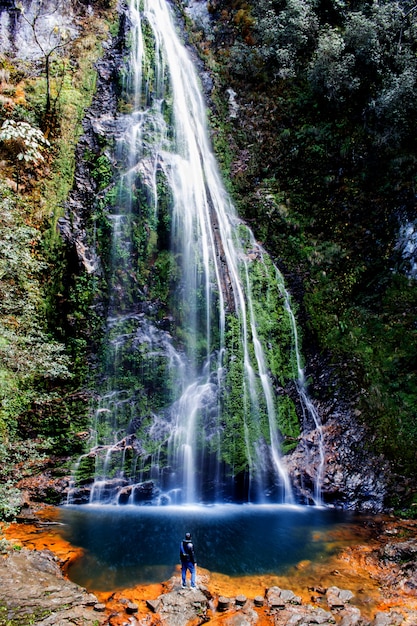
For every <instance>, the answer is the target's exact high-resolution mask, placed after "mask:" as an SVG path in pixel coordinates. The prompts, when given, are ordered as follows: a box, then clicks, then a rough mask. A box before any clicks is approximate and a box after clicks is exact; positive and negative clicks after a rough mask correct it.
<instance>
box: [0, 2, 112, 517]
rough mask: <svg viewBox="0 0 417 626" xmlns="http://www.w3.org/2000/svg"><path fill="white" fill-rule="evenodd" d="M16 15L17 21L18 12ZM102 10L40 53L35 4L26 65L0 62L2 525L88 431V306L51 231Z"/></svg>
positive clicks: (69, 170)
mask: <svg viewBox="0 0 417 626" xmlns="http://www.w3.org/2000/svg"><path fill="white" fill-rule="evenodd" d="M104 5H106V6H104ZM33 6H35V4H34V5H33ZM18 9H19V11H20V12H24V8H23V6H20V7H18ZM32 9H33V7H32ZM108 9H109V7H108V6H107V3H102V6H100V3H98V2H97V3H96V5H95V13H94V15H91V14H89V13H88V12H86V11H84V10H83V8H82V7H81V6H78V12H77V11H76V12H75V13H74V15H73V20H74V31H73V32H74V33H76V35H75V34H74V35H73V36H71V38H70V42H69V43H70V45H67V44H68V41H67V39H68V34H67V33H64V32H63V31H61V30H59V28H60V27H59V28H58V27H57V26H53V25H52V26H50V32H49V39H47V40H49V41H52V35H53V36H54V37H56V36H58V39H59V40H60V41H64V42H66V45H55V44H50V47H49V48H48V47H44V45H43V44H42V43H40V42H42V41H43V40H42V39H38V31H37V30H36V29H37V28H38V26H37V23H36V20H38V22H40V21H41V18H42V17H51V16H50V15H49V12H50V9H49V8H46V9H45V8H43V5H42V3H40V4H39V6H38V8H37V9H35V13H34V14H32V17H30V18H26V17H25V19H27V21H28V24H29V25H30V28H31V29H32V34H33V42H34V43H33V58H32V59H30V58H26V59H24V60H23V59H22V58H20V57H19V56H15V55H14V54H12V53H10V54H2V55H0V81H1V85H0V127H1V131H0V159H1V166H2V167H1V176H0V249H1V259H0V396H1V407H0V441H1V443H0V458H1V464H2V470H1V475H0V483H1V486H0V513H1V514H3V515H4V516H5V517H8V516H12V515H13V514H14V513H15V512H16V510H17V509H18V508H19V505H20V499H19V493H18V491H16V490H15V488H14V487H13V485H14V484H16V482H17V481H18V480H19V478H22V477H24V476H27V475H29V474H30V473H31V472H37V471H39V469H40V468H41V467H42V466H43V463H45V462H46V459H47V458H49V457H50V456H51V455H61V456H62V455H69V454H74V452H75V451H77V450H80V449H81V438H80V436H78V433H79V432H80V431H82V430H83V429H85V428H86V424H87V413H88V402H87V400H88V399H87V398H86V396H85V392H84V391H83V388H82V382H83V379H84V374H85V371H86V366H87V361H86V345H87V342H88V337H86V334H87V333H86V330H85V328H84V329H83V328H82V327H81V326H82V324H80V323H79V320H80V319H81V320H83V319H85V315H86V311H85V308H86V306H87V305H88V302H89V301H90V299H91V294H90V295H89V294H88V292H87V290H86V289H84V292H83V293H82V294H81V292H80V289H79V288H78V289H77V285H78V282H77V280H76V279H75V276H76V275H77V274H78V273H79V267H78V266H74V264H71V262H70V261H71V259H69V258H68V255H67V253H66V250H65V248H64V246H63V244H62V240H61V237H60V236H59V233H58V230H57V222H58V219H59V217H60V216H61V215H63V213H64V210H65V208H64V207H65V201H66V199H67V196H68V193H69V190H70V189H71V187H72V184H73V176H74V166H75V152H74V147H75V145H76V142H77V139H78V137H79V134H80V132H81V121H82V118H83V116H84V112H85V109H86V107H87V106H88V105H89V103H90V102H91V97H92V94H93V92H94V88H95V70H94V66H93V63H94V60H95V59H97V58H98V56H99V54H100V41H102V40H103V39H106V38H107V37H108V30H109V28H108V23H107V22H106V10H107V11H108ZM14 10H16V11H17V9H11V12H12V13H13V11H14ZM42 11H44V12H45V11H47V12H48V13H46V14H45V16H43V15H42ZM33 16H34V17H33ZM108 17H111V14H110V13H109V14H108V15H107V18H108ZM57 33H58V34H57ZM47 34H48V33H47ZM30 41H31V39H30V37H29V38H28V47H30V45H31V44H30ZM45 68H47V69H45ZM45 81H46V84H47V88H45ZM84 285H85V281H84Z"/></svg>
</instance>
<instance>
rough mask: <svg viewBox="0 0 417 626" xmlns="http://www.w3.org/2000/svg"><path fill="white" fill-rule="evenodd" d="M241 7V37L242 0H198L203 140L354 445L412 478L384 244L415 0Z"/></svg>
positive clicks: (406, 284) (397, 203)
mask: <svg viewBox="0 0 417 626" xmlns="http://www.w3.org/2000/svg"><path fill="white" fill-rule="evenodd" d="M247 5H248V9H247V11H248V13H250V15H251V17H252V18H253V21H252V23H251V24H250V26H249V31H250V32H249V33H246V34H245V35H243V34H242V32H241V30H240V29H239V27H238V25H236V24H235V22H234V17H235V16H236V14H237V12H238V11H239V10H240V9H241V8H243V2H242V3H241V2H235V3H230V2H227V1H226V0H218V1H216V3H212V4H211V5H210V10H211V13H212V15H213V17H214V19H215V24H214V27H213V30H212V32H211V33H210V32H209V31H208V30H207V32H206V33H204V32H203V40H202V41H201V43H200V45H201V51H202V56H203V57H204V56H206V52H205V50H206V48H207V47H210V51H211V56H210V58H209V60H208V64H210V66H214V67H215V73H214V74H213V76H214V80H215V83H216V89H215V90H214V93H215V98H216V108H215V109H213V115H212V117H211V124H212V127H213V132H214V135H215V136H214V145H215V148H216V151H218V153H219V159H220V161H221V163H222V166H223V169H224V171H225V175H226V176H228V177H229V178H230V180H231V181H232V184H233V195H234V197H235V199H236V203H237V205H238V207H239V211H240V214H241V215H242V216H243V217H245V219H246V220H247V221H248V222H249V223H250V224H251V226H252V229H253V230H254V232H255V235H256V237H257V238H258V239H259V240H261V241H262V242H263V244H264V246H265V247H266V249H268V251H269V252H270V253H271V254H272V255H273V257H274V258H275V259H277V262H278V265H279V266H280V267H282V268H284V270H285V274H286V278H287V284H288V285H289V289H290V291H293V293H295V295H296V299H297V300H298V301H299V305H300V308H299V313H300V314H301V316H302V318H304V320H305V322H306V328H305V331H304V333H303V342H304V344H305V346H306V347H307V348H310V347H311V348H312V349H313V350H314V351H316V350H317V351H318V352H319V353H321V354H325V355H329V357H330V359H331V361H332V365H333V371H334V372H335V376H336V379H337V381H338V384H339V385H341V386H343V391H342V393H344V394H345V395H346V396H347V397H349V398H351V400H352V403H353V404H355V406H356V408H357V413H358V414H359V413H360V415H361V419H363V420H364V421H365V422H366V423H367V424H368V425H369V426H370V427H371V429H373V431H374V439H373V442H372V443H371V442H370V444H369V445H372V446H374V448H375V449H376V450H377V451H383V452H384V453H385V454H386V455H387V456H388V457H389V458H390V459H392V460H393V461H395V462H396V464H397V467H398V469H399V470H400V471H404V472H405V473H408V474H410V475H412V476H415V451H416V449H417V447H416V445H417V444H416V437H415V425H414V421H415V420H414V418H413V416H414V415H415V406H416V398H417V389H416V387H415V384H414V381H415V376H414V370H415V361H414V365H413V356H412V355H413V354H415V350H416V343H415V342H416V336H415V327H413V325H412V324H410V321H409V320H410V316H411V318H413V317H414V319H415V315H416V304H415V293H416V282H415V280H414V279H409V278H407V277H406V276H405V274H402V272H404V262H403V261H402V260H401V259H400V258H399V256H398V254H396V253H395V246H396V241H397V238H398V232H399V216H414V213H415V207H414V205H415V180H416V171H417V170H416V168H417V160H416V157H415V155H416V152H417V143H416V137H417V118H416V114H415V112H416V110H417V106H416V100H415V98H416V94H417V90H416V88H415V84H416V83H415V81H416V76H417V57H416V55H415V50H416V44H417V30H416V28H415V10H414V9H413V8H412V9H411V10H409V9H408V8H407V7H406V6H405V5H401V4H399V3H392V2H381V3H374V4H372V5H369V4H367V3H365V2H357V3H354V5H347V4H345V3H343V2H339V3H327V4H323V3H319V4H317V3H310V2H308V3H303V6H301V3H298V2H295V1H294V2H293V1H291V2H289V1H286V0H284V1H283V2H280V3H277V2H273V1H272V0H260V1H258V2H248V3H247ZM204 35H206V37H205V39H204ZM210 36H212V39H210ZM230 87H232V88H233V90H234V91H235V93H236V103H237V107H238V109H237V111H238V113H237V117H236V118H232V117H230V116H229V109H228V92H227V89H229V88H230ZM248 146H250V150H249V152H250V154H249V155H248V154H247V152H248V149H247V147H248ZM394 303H395V306H394ZM259 308H260V307H259ZM276 310H278V309H276ZM272 315H273V316H275V318H276V312H275V313H272ZM259 316H260V320H261V324H260V326H261V328H262V326H263V322H262V311H259ZM265 317H267V316H265ZM278 355H279V353H274V356H273V359H274V360H275V359H277V357H278ZM268 365H269V367H271V368H272V369H274V370H275V371H278V370H279V369H280V365H279V362H278V361H277V362H276V363H274V362H273V361H272V360H271V359H269V364H268ZM283 412H284V413H286V410H285V409H284V411H283ZM281 430H282V429H281ZM294 435H295V436H296V430H295V431H294ZM289 437H292V435H289ZM413 459H414V461H413ZM413 465H414V466H413Z"/></svg>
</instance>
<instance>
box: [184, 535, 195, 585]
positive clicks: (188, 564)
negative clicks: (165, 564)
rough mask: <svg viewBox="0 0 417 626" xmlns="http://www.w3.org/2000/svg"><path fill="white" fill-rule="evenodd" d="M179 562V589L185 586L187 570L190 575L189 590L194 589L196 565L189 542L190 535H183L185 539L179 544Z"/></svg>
mask: <svg viewBox="0 0 417 626" xmlns="http://www.w3.org/2000/svg"><path fill="white" fill-rule="evenodd" d="M180 561H181V578H182V585H181V587H183V588H185V587H186V586H187V585H186V577H187V570H188V571H189V572H190V574H191V589H196V586H195V575H196V565H197V563H196V562H195V555H194V546H193V543H192V541H191V534H190V533H185V538H184V539H183V540H182V541H181V543H180Z"/></svg>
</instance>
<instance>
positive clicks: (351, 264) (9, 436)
mask: <svg viewBox="0 0 417 626" xmlns="http://www.w3.org/2000/svg"><path fill="white" fill-rule="evenodd" d="M6 4H7V3H6ZM175 4H176V10H177V11H178V13H179V15H182V16H183V17H184V18H185V24H186V34H185V35H184V36H186V37H187V39H188V42H189V45H190V47H191V48H192V49H194V50H195V51H196V53H197V54H198V57H199V63H200V65H201V70H202V73H203V74H204V77H205V81H206V84H205V89H206V95H207V100H208V109H209V118H210V127H211V131H212V140H213V145H214V148H215V151H216V155H217V157H218V159H219V162H220V164H221V168H222V172H223V174H224V179H225V181H226V184H227V186H228V189H229V191H230V193H231V195H232V197H233V199H234V202H235V204H236V207H237V209H238V212H239V214H240V216H241V217H242V218H243V219H244V220H246V222H247V223H248V224H249V225H250V226H251V228H252V230H253V231H254V233H255V236H256V238H257V239H258V240H259V241H261V242H262V243H263V245H264V247H265V248H266V249H267V250H268V252H269V253H270V254H271V256H272V257H273V258H274V260H275V261H276V263H277V265H278V266H279V268H280V269H281V271H282V272H283V274H284V275H285V277H286V280H287V283H288V288H289V290H290V291H291V293H292V296H293V298H294V300H295V302H296V304H297V319H298V322H299V324H300V327H301V331H302V349H303V353H304V355H305V359H306V364H307V369H306V371H307V374H308V375H309V377H310V379H311V383H312V385H311V390H312V394H313V396H315V397H316V398H317V399H319V400H320V398H329V397H331V398H333V399H334V402H335V403H337V402H339V403H346V404H347V405H349V406H350V407H352V408H353V410H354V414H355V416H356V419H357V420H358V422H359V423H364V424H366V425H367V426H368V427H369V432H370V433H371V436H370V438H369V441H368V442H367V445H368V446H369V449H370V450H372V451H373V452H376V453H378V454H381V455H383V457H384V458H385V459H387V461H389V463H390V467H391V471H392V473H393V475H396V476H400V477H404V478H405V480H406V481H407V480H410V483H411V482H412V480H413V479H414V478H415V477H416V467H417V463H416V460H417V458H416V457H417V419H416V412H417V378H416V371H417V360H416V359H417V357H416V354H417V261H416V256H415V254H416V253H415V249H416V246H417V234H416V229H417V215H416V210H415V205H416V183H417V132H416V131H417V6H416V5H414V4H413V3H412V2H408V1H404V2H396V1H395V2H394V1H390V0H386V1H383V0H381V1H380V2H371V1H361V0H358V1H356V0H355V1H353V2H347V1H346V2H345V1H344V0H256V1H255V0H253V1H252V0H246V1H245V0H242V1H241V0H209V1H208V2H206V1H205V0H204V1H203V2H198V1H197V0H194V1H190V2H180V0H177V1H176V3H175ZM5 11H6V12H7V13H8V15H9V16H10V19H17V16H18V15H21V13H22V8H19V7H18V6H17V5H16V6H15V5H14V4H13V3H10V6H9V7H8V8H6V9H5ZM42 11H47V12H49V13H51V14H52V13H54V12H56V11H57V12H58V13H59V12H61V13H62V14H64V15H67V14H70V15H69V18H68V19H69V22H70V26H68V25H65V24H64V23H62V24H60V25H59V26H55V27H54V29H53V30H54V33H53V34H54V38H53V39H49V41H50V43H49V47H47V46H45V45H44V44H43V43H42V42H40V43H39V39H38V38H37V17H36V16H40V15H41V14H42ZM34 15H35V18H34V17H33V16H32V17H31V18H30V19H29V18H28V20H27V23H26V25H27V28H28V29H29V30H28V32H29V33H31V34H32V37H33V41H34V43H33V49H32V53H31V55H28V56H26V57H23V58H22V55H21V53H20V51H19V50H17V49H13V48H7V46H4V45H3V46H2V47H3V51H2V52H1V53H0V127H1V130H0V164H1V170H0V249H1V256H0V394H1V407H0V437H1V443H0V461H1V468H0V483H1V484H0V508H1V509H2V511H3V515H4V516H6V517H7V516H11V515H13V513H14V512H15V511H16V510H17V509H18V508H19V506H20V499H19V490H18V488H17V487H16V484H17V482H18V480H19V478H21V477H23V476H24V475H26V474H28V473H33V474H36V473H37V472H39V471H40V469H45V467H49V468H54V471H55V473H56V475H59V472H61V473H65V472H68V467H69V464H70V463H71V460H72V459H73V458H74V457H75V456H76V455H77V454H78V453H79V452H80V451H81V450H82V448H83V434H84V433H85V431H86V430H87V429H88V423H89V422H88V420H89V415H88V406H89V396H90V393H91V392H90V391H89V389H91V372H94V364H95V359H96V354H97V347H98V345H99V342H100V336H101V332H102V311H103V306H104V305H103V302H100V301H99V300H98V299H97V293H98V292H99V290H100V285H99V284H98V278H97V276H95V275H94V273H92V272H89V271H88V268H86V266H85V264H84V265H83V264H82V263H80V262H79V258H77V257H76V256H75V255H74V251H73V250H70V249H69V247H68V246H67V245H65V243H64V241H63V239H62V237H61V235H60V233H59V230H58V228H57V224H58V220H59V218H60V217H62V216H63V215H64V214H65V211H66V200H67V198H68V194H69V191H70V189H71V188H72V185H73V178H74V170H75V147H76V144H77V141H78V138H79V136H80V135H81V133H82V126H81V122H82V119H83V116H84V113H85V110H86V109H87V107H88V106H89V105H90V103H91V99H92V97H93V94H94V90H95V84H96V82H95V81H96V74H95V62H96V61H97V59H98V58H99V57H100V56H101V55H102V54H103V51H104V50H105V48H106V46H107V42H108V40H109V38H111V37H113V38H117V34H118V32H119V17H120V13H119V11H118V7H117V6H116V4H115V2H113V1H112V0H95V1H94V0H91V1H90V2H89V1H87V0H85V1H82V0H72V1H71V3H69V4H67V8H66V9H65V10H64V8H63V5H62V6H61V4H60V0H56V1H55V2H53V3H49V4H44V5H42V3H40V4H39V12H38V13H35V14H34ZM51 34H52V33H51ZM89 167H90V170H91V173H92V175H93V177H94V178H95V180H96V183H97V188H98V189H105V188H106V187H107V186H108V185H110V184H111V176H112V173H111V169H110V168H109V164H108V163H107V161H106V159H105V158H104V157H103V156H102V155H100V156H98V155H91V159H90V163H89ZM98 226H99V228H100V224H99V225H98ZM102 229H103V230H105V226H102ZM47 498H48V494H47V493H46V494H45V499H47ZM50 498H51V499H52V500H53V497H52V495H51V496H50ZM414 500H416V501H417V495H416V493H415V492H414V494H413V490H412V489H409V490H408V491H404V492H399V495H398V498H397V500H396V499H395V497H392V498H391V500H390V502H387V506H391V507H394V508H401V507H402V508H405V507H411V505H412V504H413V501H414ZM411 512H412V510H411V508H409V511H408V514H411Z"/></svg>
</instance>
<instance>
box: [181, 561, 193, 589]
mask: <svg viewBox="0 0 417 626" xmlns="http://www.w3.org/2000/svg"><path fill="white" fill-rule="evenodd" d="M187 570H188V571H189V572H190V574H191V587H195V565H194V563H191V561H185V562H183V563H181V576H182V585H183V587H185V583H186V576H187Z"/></svg>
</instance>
